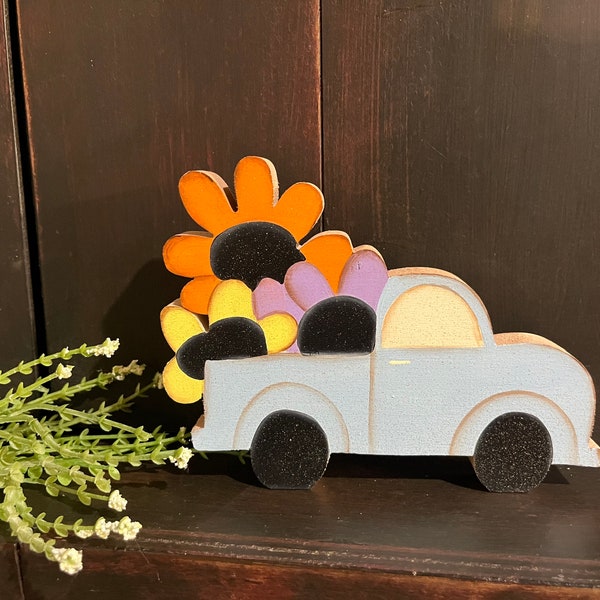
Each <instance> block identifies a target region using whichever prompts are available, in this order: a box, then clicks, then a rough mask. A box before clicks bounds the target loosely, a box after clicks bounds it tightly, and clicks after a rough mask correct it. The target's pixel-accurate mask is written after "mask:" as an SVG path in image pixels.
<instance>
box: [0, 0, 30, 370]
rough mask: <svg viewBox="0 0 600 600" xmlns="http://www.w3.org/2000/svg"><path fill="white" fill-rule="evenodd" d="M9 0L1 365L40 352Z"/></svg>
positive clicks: (2, 19) (4, 57)
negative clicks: (24, 192) (11, 43)
mask: <svg viewBox="0 0 600 600" xmlns="http://www.w3.org/2000/svg"><path fill="white" fill-rule="evenodd" d="M16 119H17V107H16V100H15V93H14V86H13V80H12V58H11V47H10V26H9V22H8V2H7V1H3V2H1V3H0V147H1V154H2V159H0V189H2V190H3V200H2V202H0V223H1V225H0V233H1V235H0V338H1V339H2V340H3V341H2V344H1V345H0V370H5V369H7V368H9V367H11V366H13V365H15V364H16V363H18V362H19V361H20V360H27V359H29V358H32V357H33V355H34V354H35V339H34V317H33V304H32V296H31V285H30V273H29V254H28V248H27V232H26V224H25V208H24V197H23V187H22V184H21V164H20V156H19V148H18V132H17V121H16Z"/></svg>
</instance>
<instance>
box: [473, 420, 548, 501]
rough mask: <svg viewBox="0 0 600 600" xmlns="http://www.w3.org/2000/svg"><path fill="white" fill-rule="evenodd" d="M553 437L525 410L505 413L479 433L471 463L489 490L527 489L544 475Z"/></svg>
mask: <svg viewBox="0 0 600 600" xmlns="http://www.w3.org/2000/svg"><path fill="white" fill-rule="evenodd" d="M551 463H552V440H551V438H550V434H549V433H548V430H547V429H546V427H545V426H544V424H543V423H542V422H541V421H540V420H539V419H537V418H536V417H534V416H532V415H528V414H526V413H518V412H513V413H506V414H504V415H502V416H500V417H497V418H496V419H494V420H493V421H492V422H491V423H490V424H489V425H488V426H487V427H486V428H485V429H484V431H483V433H482V434H481V436H480V438H479V440H478V442H477V446H476V447H475V454H474V456H473V466H474V468H475V473H476V475H477V478H478V479H479V481H480V482H481V483H482V484H483V485H484V486H485V487H486V488H487V489H488V490H489V491H490V492H528V491H530V490H532V489H533V488H535V487H537V486H538V485H539V484H540V483H542V481H543V480H544V477H546V475H547V473H548V470H549V469H550V465H551Z"/></svg>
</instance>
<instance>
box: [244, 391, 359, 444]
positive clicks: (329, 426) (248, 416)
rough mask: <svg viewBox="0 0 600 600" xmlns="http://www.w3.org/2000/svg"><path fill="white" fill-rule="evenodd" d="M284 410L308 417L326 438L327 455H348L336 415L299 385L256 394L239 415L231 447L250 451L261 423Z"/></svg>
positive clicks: (343, 427) (322, 399)
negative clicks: (315, 423) (342, 453)
mask: <svg viewBox="0 0 600 600" xmlns="http://www.w3.org/2000/svg"><path fill="white" fill-rule="evenodd" d="M286 409H287V410H293V411H296V412H301V413H304V414H305V415H308V416H309V417H312V418H313V419H314V420H315V421H316V422H317V423H318V424H319V425H320V426H321V428H322V429H323V431H324V432H325V435H326V436H327V442H328V444H329V452H349V450H350V437H349V435H348V429H347V427H346V424H345V422H344V419H343V417H342V415H341V414H340V411H339V410H338V409H337V407H336V406H335V405H334V404H333V403H332V402H331V401H330V400H329V399H328V398H327V397H326V396H324V395H323V394H322V393H321V392H319V391H317V390H315V389H314V388H311V387H310V386H307V385H303V384H299V383H276V384H274V385H271V386H269V387H267V388H265V389H263V390H262V391H260V392H259V393H258V394H256V396H254V398H252V400H251V401H250V402H249V403H248V404H247V405H246V408H244V410H243V411H242V414H241V415H240V418H239V420H238V423H237V426H236V430H235V434H234V445H233V447H234V448H250V446H251V444H252V438H253V437H254V434H255V433H256V430H257V429H258V426H259V425H260V424H261V422H262V420H263V419H264V418H265V417H267V416H268V415H270V414H271V413H274V412H276V411H279V410H286Z"/></svg>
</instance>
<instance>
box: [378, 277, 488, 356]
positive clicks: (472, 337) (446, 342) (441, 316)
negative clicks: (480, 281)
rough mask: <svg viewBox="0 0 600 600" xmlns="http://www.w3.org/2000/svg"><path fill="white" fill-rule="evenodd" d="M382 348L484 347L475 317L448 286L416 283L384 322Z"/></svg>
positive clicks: (398, 300) (400, 298) (397, 301)
mask: <svg viewBox="0 0 600 600" xmlns="http://www.w3.org/2000/svg"><path fill="white" fill-rule="evenodd" d="M381 345H382V346H383V347H384V348H477V347H480V346H483V337H482V335H481V329H480V328H479V323H478V322H477V317H476V316H475V315H474V314H473V311H472V310H471V308H470V307H469V305H468V304H467V302H466V301H465V300H464V299H463V298H462V297H461V296H459V295H458V294H457V293H456V292H454V291H452V290H451V289H449V288H447V287H443V286H439V285H418V286H416V287H414V288H411V289H410V290H408V291H406V292H404V293H403V294H402V295H401V296H400V297H399V298H397V299H396V300H395V302H394V303H393V304H392V306H391V307H390V309H389V310H388V312H387V314H386V315H385V318H384V321H383V330H382V337H381Z"/></svg>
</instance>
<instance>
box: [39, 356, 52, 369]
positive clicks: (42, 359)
mask: <svg viewBox="0 0 600 600" xmlns="http://www.w3.org/2000/svg"><path fill="white" fill-rule="evenodd" d="M39 361H40V364H42V365H44V367H49V366H50V365H51V364H52V359H51V358H48V357H47V356H46V355H45V354H42V355H41V356H40V358H39Z"/></svg>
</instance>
